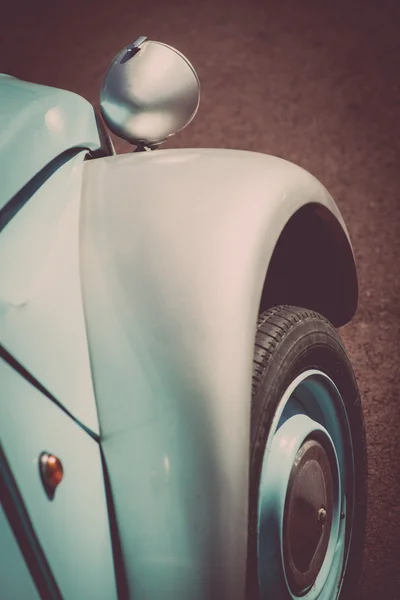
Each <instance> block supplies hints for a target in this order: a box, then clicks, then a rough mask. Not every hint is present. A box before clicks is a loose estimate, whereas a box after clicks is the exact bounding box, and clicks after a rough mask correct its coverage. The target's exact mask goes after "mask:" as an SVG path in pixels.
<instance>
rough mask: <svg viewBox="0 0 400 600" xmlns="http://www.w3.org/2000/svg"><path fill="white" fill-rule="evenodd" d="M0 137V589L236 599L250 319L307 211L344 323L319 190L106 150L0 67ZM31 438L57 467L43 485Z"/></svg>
mask: <svg viewBox="0 0 400 600" xmlns="http://www.w3.org/2000/svg"><path fill="white" fill-rule="evenodd" d="M0 131H1V133H0V179H1V181H2V186H1V190H0V343H1V347H0V382H1V387H0V423H1V430H0V435H1V444H2V455H1V460H2V475H3V479H4V494H3V495H4V501H3V503H2V504H3V508H2V512H1V514H0V553H1V556H2V557H5V559H4V560H3V559H2V561H0V581H1V582H2V589H3V590H4V589H6V590H7V595H6V597H7V599H8V600H12V599H14V598H15V599H19V598H24V599H25V598H26V599H29V598H37V597H45V598H65V599H66V600H69V599H73V600H79V599H85V600H86V599H89V598H96V600H98V599H104V600H112V599H113V598H117V597H118V598H139V599H140V600H145V599H149V600H154V599H158V598H163V600H170V599H171V600H172V599H173V600H184V599H185V600H186V599H187V598H189V597H190V598H192V599H193V600H196V599H198V600H205V599H207V600H213V599H217V598H218V599H219V600H224V599H228V598H229V599H230V600H236V599H237V600H239V599H240V600H241V599H242V598H243V595H244V581H245V565H246V542H247V490H248V449H249V431H250V390H251V372H252V355H253V339H254V331H255V324H256V320H257V314H258V310H259V307H260V303H261V304H262V302H263V298H265V294H266V293H267V295H268V293H269V292H268V290H269V289H270V288H269V287H268V286H271V285H272V289H273V290H275V291H276V290H278V287H279V286H278V280H274V282H273V283H271V280H268V272H269V265H270V262H271V259H272V257H273V255H274V250H275V249H276V247H277V245H278V244H279V240H281V239H282V232H284V231H285V228H286V227H287V225H288V223H292V224H293V223H294V222H295V220H296V219H301V221H299V222H301V223H304V218H305V215H306V216H307V215H308V213H310V222H313V223H314V225H313V227H318V228H320V230H321V231H323V232H324V235H325V236H326V240H328V241H327V246H326V249H325V254H324V253H323V252H322V260H324V261H325V264H326V269H327V271H329V274H330V277H329V282H328V283H327V284H326V285H325V286H322V288H321V290H320V295H319V296H318V297H316V298H315V308H316V309H318V308H321V307H322V308H323V309H324V310H323V311H322V310H321V312H324V313H325V314H327V316H328V317H329V318H330V319H331V320H332V322H334V323H335V324H337V325H342V324H344V323H346V322H347V321H349V320H350V318H351V317H352V315H353V313H354V310H355V307H356V303H357V278H356V272H355V265H354V259H353V254H352V249H351V245H350V241H349V238H348V234H347V230H346V227H345V225H344V222H343V219H342V217H341V215H340V212H339V210H338V208H337V206H336V204H335V203H334V201H333V200H332V198H331V197H330V195H329V194H328V192H327V191H326V190H325V188H324V187H323V186H322V185H321V184H320V183H319V182H318V181H317V180H316V179H315V178H314V177H312V176H311V175H310V174H308V173H306V171H304V170H302V169H300V168H299V167H296V166H295V165H292V164H291V163H288V162H286V161H283V160H281V159H277V158H274V157H270V156H264V155H261V154H256V153H250V152H240V151H227V150H207V149H206V150H195V149H194V150H166V151H155V152H151V153H141V154H138V155H136V154H135V155H133V154H132V155H122V156H118V157H117V156H114V155H112V152H109V151H107V149H105V147H104V141H103V140H102V135H101V132H99V126H98V121H97V119H96V116H95V113H94V110H93V108H92V106H91V105H90V104H89V103H88V102H87V101H86V100H84V99H83V98H81V97H79V96H77V95H76V94H72V93H70V92H67V91H61V90H55V89H52V88H48V87H45V86H39V85H35V84H31V83H26V82H22V81H19V80H17V79H15V78H12V77H10V76H8V75H0ZM106 154H108V156H106ZM311 215H312V216H311ZM315 223H317V225H315ZM238 240H240V244H238ZM282 268H283V267H282ZM268 282H269V283H268ZM285 290H286V288H285ZM292 292H294V290H292V289H291V288H290V286H289V288H288V290H286V292H285V293H292ZM282 294H284V292H283V291H282ZM332 298H333V301H332ZM279 299H280V300H282V301H285V300H286V297H284V298H279ZM44 451H46V452H51V453H53V454H54V455H56V456H58V457H59V458H60V459H61V461H62V463H63V466H64V478H63V481H62V482H61V484H60V485H59V488H58V489H57V490H56V492H55V496H54V498H53V499H52V500H50V499H49V498H48V496H47V495H46V493H45V491H44V489H43V485H42V481H41V479H40V474H39V456H40V454H41V453H42V452H44Z"/></svg>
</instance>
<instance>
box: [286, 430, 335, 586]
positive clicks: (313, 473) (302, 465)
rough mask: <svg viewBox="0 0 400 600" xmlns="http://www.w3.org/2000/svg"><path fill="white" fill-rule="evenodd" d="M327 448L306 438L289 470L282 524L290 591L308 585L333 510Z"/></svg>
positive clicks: (327, 534) (323, 547)
mask: <svg viewBox="0 0 400 600" xmlns="http://www.w3.org/2000/svg"><path fill="white" fill-rule="evenodd" d="M329 454H330V453H329V449H328V448H327V449H325V447H324V445H323V444H322V443H321V442H320V441H318V440H316V439H307V440H306V441H305V442H304V443H303V445H302V446H301V448H300V450H299V451H298V453H297V455H296V458H295V460H294V463H293V467H292V470H291V473H290V478H289V484H288V488H287V493H286V501H285V513H284V524H283V554H284V564H285V570H286V577H287V580H288V583H289V586H290V588H291V590H292V591H293V592H294V593H295V594H297V595H300V594H301V593H304V592H305V591H306V590H307V589H308V588H310V587H311V586H312V585H313V584H314V582H315V580H316V578H317V576H318V573H319V571H320V569H321V567H322V564H323V562H324V559H325V555H326V551H327V548H328V544H329V539H330V533H331V525H332V513H333V470H332V469H333V461H332V458H330V457H329Z"/></svg>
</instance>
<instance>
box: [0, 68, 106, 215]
mask: <svg viewBox="0 0 400 600" xmlns="http://www.w3.org/2000/svg"><path fill="white" fill-rule="evenodd" d="M74 147H82V148H87V149H89V150H96V149H98V148H99V147H100V140H99V135H98V131H97V125H96V120H95V115H94V110H93V107H92V106H91V104H90V103H89V102H88V101H87V100H85V99H84V98H82V97H81V96H78V95H77V94H74V93H72V92H68V91H65V90H58V89H55V88H51V87H47V86H44V85H37V84H33V83H27V82H26V81H20V80H19V79H16V78H15V77H11V76H9V75H4V74H0V181H1V188H0V209H1V208H2V207H3V206H4V205H5V204H6V203H7V202H8V200H10V198H12V196H14V195H15V194H16V193H17V192H18V191H19V190H20V189H21V188H22V187H23V186H24V185H25V184H26V183H27V182H28V181H29V180H30V179H31V178H32V177H34V175H36V174H37V172H38V171H40V169H42V168H43V167H45V166H46V165H47V164H48V163H49V162H50V161H51V160H53V159H54V158H56V157H57V156H58V155H60V154H62V153H63V152H65V151H66V150H69V149H70V148H74Z"/></svg>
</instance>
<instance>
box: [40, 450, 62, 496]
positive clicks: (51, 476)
mask: <svg viewBox="0 0 400 600" xmlns="http://www.w3.org/2000/svg"><path fill="white" fill-rule="evenodd" d="M39 469H40V477H41V479H42V483H43V486H44V489H45V490H46V493H47V496H48V497H49V499H50V500H52V499H53V497H54V493H55V491H56V488H57V487H58V486H59V485H60V483H61V481H62V479H63V476H64V469H63V466H62V462H61V460H60V459H59V458H57V456H54V454H49V453H48V452H42V454H41V455H40V457H39Z"/></svg>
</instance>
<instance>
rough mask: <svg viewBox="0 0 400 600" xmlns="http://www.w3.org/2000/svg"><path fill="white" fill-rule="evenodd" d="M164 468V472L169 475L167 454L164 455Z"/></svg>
mask: <svg viewBox="0 0 400 600" xmlns="http://www.w3.org/2000/svg"><path fill="white" fill-rule="evenodd" d="M164 469H165V473H166V475H167V476H168V475H169V458H168V456H164Z"/></svg>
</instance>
